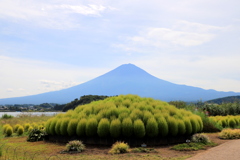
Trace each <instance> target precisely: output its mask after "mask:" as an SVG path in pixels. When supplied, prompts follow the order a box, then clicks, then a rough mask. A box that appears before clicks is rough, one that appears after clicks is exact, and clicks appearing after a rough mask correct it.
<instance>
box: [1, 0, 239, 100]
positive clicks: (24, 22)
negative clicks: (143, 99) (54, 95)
mask: <svg viewBox="0 0 240 160" xmlns="http://www.w3.org/2000/svg"><path fill="white" fill-rule="evenodd" d="M239 6H240V1H239V0H211V1H209V0H181V1H179V0H168V1H166V0H148V1H144V0H131V1H129V0H121V1H117V0H68V1H66V0H41V1H39V0H24V1H22V0H0V98H9V97H21V96H26V95H34V94H39V93H44V92H49V91H55V90H61V89H64V88H68V87H71V86H75V85H78V84H81V83H84V82H87V81H89V80H91V79H93V78H96V77H98V76H100V75H102V74H105V73H106V72H109V71H110V70H113V69H115V68H116V67H118V66H120V65H122V64H127V63H132V64H135V65H136V66H138V67H140V68H142V69H144V70H145V71H147V72H148V73H150V74H152V75H154V76H155V77H158V78H160V79H163V80H166V81H169V82H172V83H176V84H185V85H188V86H195V87H200V88H203V89H214V90H217V91H234V92H240V62H239V61H240V10H239Z"/></svg>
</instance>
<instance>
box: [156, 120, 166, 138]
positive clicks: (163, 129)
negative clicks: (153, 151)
mask: <svg viewBox="0 0 240 160" xmlns="http://www.w3.org/2000/svg"><path fill="white" fill-rule="evenodd" d="M157 122H158V130H159V131H158V132H159V135H160V136H161V137H165V136H167V135H168V124H167V121H166V119H165V118H164V117H159V118H158V119H157Z"/></svg>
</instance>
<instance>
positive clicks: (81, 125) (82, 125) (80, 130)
mask: <svg viewBox="0 0 240 160" xmlns="http://www.w3.org/2000/svg"><path fill="white" fill-rule="evenodd" d="M86 125H87V119H86V118H83V119H81V120H80V121H79V122H78V124H77V129H76V133H77V135H78V136H80V137H82V136H86Z"/></svg>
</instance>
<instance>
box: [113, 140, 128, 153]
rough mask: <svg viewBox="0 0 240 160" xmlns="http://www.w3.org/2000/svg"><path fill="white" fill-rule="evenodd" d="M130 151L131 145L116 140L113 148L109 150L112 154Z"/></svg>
mask: <svg viewBox="0 0 240 160" xmlns="http://www.w3.org/2000/svg"><path fill="white" fill-rule="evenodd" d="M127 152H129V145H128V144H127V143H124V142H116V143H114V144H113V145H112V148H111V150H110V151H109V152H108V153H110V154H120V153H127Z"/></svg>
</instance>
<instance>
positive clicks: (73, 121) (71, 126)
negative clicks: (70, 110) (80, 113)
mask: <svg viewBox="0 0 240 160" xmlns="http://www.w3.org/2000/svg"><path fill="white" fill-rule="evenodd" d="M77 125H78V120H77V119H71V120H70V122H69V124H68V127H67V132H68V135H69V136H73V135H76V129H77Z"/></svg>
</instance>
